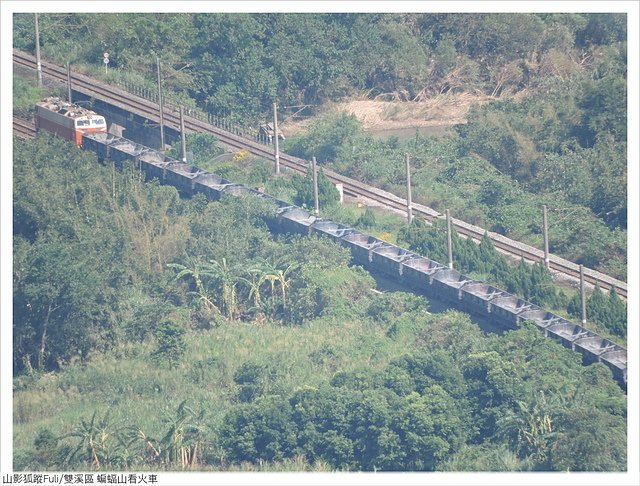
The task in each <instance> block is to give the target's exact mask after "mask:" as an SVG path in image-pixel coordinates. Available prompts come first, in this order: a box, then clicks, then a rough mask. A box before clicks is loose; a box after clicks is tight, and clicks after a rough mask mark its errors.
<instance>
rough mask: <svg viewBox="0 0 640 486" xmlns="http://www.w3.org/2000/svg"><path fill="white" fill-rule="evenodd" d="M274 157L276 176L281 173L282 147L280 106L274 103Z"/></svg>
mask: <svg viewBox="0 0 640 486" xmlns="http://www.w3.org/2000/svg"><path fill="white" fill-rule="evenodd" d="M273 147H274V148H273V157H274V159H275V162H276V174H279V173H280V147H279V146H278V105H277V104H276V103H275V102H274V103H273Z"/></svg>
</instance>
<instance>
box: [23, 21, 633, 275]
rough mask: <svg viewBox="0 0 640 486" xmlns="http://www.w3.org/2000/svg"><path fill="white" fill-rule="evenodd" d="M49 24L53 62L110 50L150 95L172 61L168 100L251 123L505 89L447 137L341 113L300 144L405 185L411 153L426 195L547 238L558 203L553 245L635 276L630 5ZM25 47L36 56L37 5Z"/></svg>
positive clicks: (351, 168) (45, 48)
mask: <svg viewBox="0 0 640 486" xmlns="http://www.w3.org/2000/svg"><path fill="white" fill-rule="evenodd" d="M40 31H41V43H42V52H43V55H44V56H45V57H46V58H50V59H53V60H55V61H58V62H66V61H71V62H72V63H74V64H82V65H84V67H83V68H82V69H89V70H92V69H93V70H94V71H95V72H96V74H101V72H102V71H101V70H100V65H99V62H100V59H101V53H102V52H103V51H105V50H107V51H109V53H110V55H111V61H112V63H111V64H110V66H111V67H112V68H113V69H112V70H111V73H112V74H111V75H110V76H112V77H114V76H115V77H120V78H125V79H126V80H127V81H130V82H133V83H137V84H142V85H144V86H146V87H147V88H153V87H154V83H155V79H156V64H155V56H161V57H162V60H163V64H162V65H163V72H164V73H165V74H164V76H163V78H164V79H165V81H164V83H165V89H166V90H167V92H168V93H169V92H170V91H173V92H174V94H175V96H177V97H179V98H180V100H181V102H182V103H183V104H187V105H189V106H192V107H195V106H198V107H200V108H203V109H204V110H205V111H207V112H209V113H211V114H215V115H225V116H229V117H230V118H233V119H236V120H239V121H243V122H245V123H251V124H254V123H256V122H258V121H261V120H264V119H269V118H270V108H271V104H272V102H273V101H274V100H277V101H278V103H279V105H280V106H281V107H282V110H283V112H284V113H286V111H287V108H284V107H293V108H292V109H294V110H297V109H298V108H299V107H300V106H301V105H303V104H305V105H315V106H318V105H322V104H324V103H325V102H328V101H333V100H335V99H337V98H340V97H346V96H354V95H356V94H361V93H362V92H366V93H368V96H369V97H370V98H373V97H376V96H378V95H380V99H399V100H414V101H420V100H422V99H425V98H427V97H433V96H434V95H438V94H447V93H476V94H483V95H486V96H489V97H491V98H492V99H493V100H494V101H491V102H489V103H486V104H484V105H482V106H477V107H475V108H473V109H472V110H471V112H470V113H469V115H468V123H466V124H463V125H459V126H458V127H457V129H456V131H457V133H456V135H457V136H456V137H455V138H454V139H451V140H447V141H445V142H441V143H434V142H428V141H424V140H419V139H418V138H416V140H415V143H414V144H401V143H399V141H398V140H397V139H390V140H387V141H380V140H374V139H372V138H371V137H370V136H366V135H364V134H363V133H362V131H361V130H360V128H359V126H358V123H357V121H356V120H355V118H354V117H349V116H334V117H321V118H319V119H318V120H317V121H316V123H315V126H314V127H313V128H312V129H311V130H310V131H309V133H307V134H305V135H304V136H303V137H301V138H299V139H295V138H294V139H289V140H287V147H286V148H287V150H290V151H291V152H292V153H294V154H298V155H301V156H304V157H307V158H310V157H311V156H316V157H317V159H318V161H319V162H321V163H325V162H327V161H333V162H334V164H335V169H337V170H338V171H339V172H341V173H346V174H348V175H350V176H351V177H354V178H356V179H358V180H362V181H366V182H370V183H372V184H376V185H378V186H381V187H384V188H388V189H390V190H393V191H394V192H396V193H400V194H401V193H402V192H403V191H404V188H403V178H402V174H403V172H402V170H399V168H398V165H399V163H400V161H401V160H402V159H403V157H404V153H406V152H408V153H410V154H411V155H412V158H413V163H414V164H415V166H414V171H415V172H416V173H415V174H414V178H413V182H414V185H415V194H414V200H416V201H417V202H421V203H426V204H428V205H431V206H433V207H436V209H437V208H438V207H440V208H443V207H449V208H450V209H452V210H453V211H454V214H455V215H456V216H457V217H460V218H462V219H465V220H467V221H471V222H477V223H480V224H482V225H484V226H485V227H486V228H488V229H491V230H493V231H497V232H500V233H502V234H505V235H509V236H510V237H513V238H515V239H522V240H525V241H526V242H527V243H530V244H534V245H538V246H539V244H540V231H539V220H540V217H539V212H540V206H541V205H542V204H547V205H548V206H549V207H550V208H551V210H552V211H551V219H552V221H551V225H552V233H551V251H552V252H553V253H555V254H559V255H561V256H564V257H566V258H569V259H570V260H572V261H575V262H577V263H582V264H584V265H585V266H587V267H590V268H596V269H598V270H601V271H604V272H605V273H609V274H611V275H613V276H615V277H617V278H621V279H624V278H625V277H626V233H625V230H626V225H627V201H626V186H627V184H626V177H627V172H626V163H627V161H626V138H627V133H626V104H627V103H626V99H627V98H626V90H627V81H626V71H627V67H626V66H627V63H626V55H627V49H626V35H627V33H626V18H625V15H624V14H575V13H567V14H543V13H520V14H492V13H483V14H428V13H423V14H377V13H371V14H333V13H326V14H196V13H193V14H191V13H182V14H137V16H136V22H131V18H130V16H129V15H127V14H98V15H96V14H43V15H41V16H40ZM87 36H90V37H91V39H92V40H93V42H91V43H87V42H85V41H84V40H85V39H86V38H87ZM79 39H82V40H83V41H82V42H79ZM194 39H198V42H194ZM14 44H15V46H16V47H18V48H22V49H26V50H28V51H33V48H34V39H33V16H32V15H31V14H17V15H16V16H15V20H14ZM90 66H91V67H90ZM110 80H112V79H111V78H110ZM516 95H517V96H516ZM284 113H283V114H284ZM199 142H200V140H195V141H194V143H195V145H193V146H192V148H193V149H194V150H193V152H194V153H196V154H197V153H198V152H199V148H200V145H201V144H200V143H199ZM515 181H517V183H516V182H515ZM554 219H555V221H553V220H554Z"/></svg>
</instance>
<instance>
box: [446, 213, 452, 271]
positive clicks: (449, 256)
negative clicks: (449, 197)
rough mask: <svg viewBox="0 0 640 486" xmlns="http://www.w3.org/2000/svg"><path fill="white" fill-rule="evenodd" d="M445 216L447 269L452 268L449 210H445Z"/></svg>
mask: <svg viewBox="0 0 640 486" xmlns="http://www.w3.org/2000/svg"><path fill="white" fill-rule="evenodd" d="M445 214H446V215H447V256H448V259H449V268H453V245H452V243H451V215H450V214H449V210H448V209H447V210H445Z"/></svg>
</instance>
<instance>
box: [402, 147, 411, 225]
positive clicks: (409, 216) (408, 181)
mask: <svg viewBox="0 0 640 486" xmlns="http://www.w3.org/2000/svg"><path fill="white" fill-rule="evenodd" d="M404 162H405V168H406V171H407V222H408V223H409V224H411V221H412V220H413V207H412V204H411V170H410V167H409V154H405V156H404Z"/></svg>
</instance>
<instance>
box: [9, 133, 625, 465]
mask: <svg viewBox="0 0 640 486" xmlns="http://www.w3.org/2000/svg"><path fill="white" fill-rule="evenodd" d="M15 163H16V165H15V168H16V170H15V205H14V228H15V240H14V243H15V246H14V250H15V261H14V263H15V268H14V336H15V339H14V358H15V359H14V373H15V379H14V390H15V391H14V420H15V428H14V430H15V432H16V455H15V464H14V465H15V467H16V468H17V469H50V468H55V469H65V470H70V469H71V470H74V469H75V470H86V469H94V470H113V469H125V470H131V469H136V470H137V469H140V468H143V469H144V468H154V469H168V470H175V469H187V468H195V469H199V470H203V469H205V470H206V469H213V470H228V469H242V470H252V469H253V468H258V467H269V468H272V469H270V470H303V469H305V470H336V469H337V470H387V471H388V470H398V471H399V470H403V471H404V470H419V471H433V470H576V471H578V470H591V471H614V470H616V471H617V470H624V469H625V467H626V449H625V447H626V445H625V441H626V400H625V396H624V394H623V392H622V391H621V390H620V388H619V387H618V385H617V384H616V383H615V381H614V380H613V379H612V376H611V372H610V370H609V369H608V368H606V367H605V366H604V365H602V364H594V365H591V366H588V367H585V366H583V365H582V364H581V362H580V356H579V355H578V354H577V353H574V352H572V351H570V350H567V349H564V348H563V347H562V346H560V345H559V344H558V343H555V342H553V341H552V340H549V339H547V338H544V337H543V336H542V335H541V334H540V333H539V332H538V331H537V330H536V329H534V328H530V327H528V326H525V327H524V328H523V329H520V330H518V331H514V332H510V333H507V334H504V335H492V336H486V335H484V334H483V333H482V332H481V331H480V330H479V328H478V327H477V326H476V325H475V324H472V323H471V322H470V321H469V319H468V318H467V317H465V316H464V315H462V314H459V313H455V312H449V313H445V314H429V313H427V312H425V309H426V306H427V303H426V301H425V300H424V299H423V298H422V297H419V296H415V295H409V294H404V293H401V292H390V293H385V294H382V295H381V294H378V293H373V292H371V291H370V289H371V287H372V286H373V285H374V283H373V281H372V279H371V277H370V276H369V275H368V274H366V273H365V272H363V271H362V269H360V268H358V267H351V266H350V265H349V256H348V253H347V252H346V250H345V249H343V248H340V247H339V246H336V245H334V244H332V243H331V242H329V241H325V240H324V239H316V238H293V237H291V238H289V237H287V238H275V237H273V236H272V235H270V234H269V233H268V231H267V230H266V223H268V222H269V221H270V218H271V217H272V214H270V212H269V211H267V210H266V208H265V207H263V206H262V205H261V204H258V203H257V201H253V200H252V199H246V198H231V199H229V200H223V201H221V202H216V203H209V202H207V201H205V200H204V199H203V198H201V197H196V198H193V199H191V200H181V199H180V198H178V196H177V193H176V191H175V189H173V188H170V187H164V186H160V185H158V184H156V183H150V184H143V183H142V182H141V181H140V180H139V178H138V173H137V172H136V171H135V170H125V171H123V172H122V173H119V172H112V170H111V167H109V166H106V167H105V166H100V165H99V164H97V163H96V161H95V158H94V156H93V155H92V154H89V153H87V152H83V151H77V150H75V148H73V146H72V145H71V144H69V143H67V142H63V141H60V140H59V139H56V138H54V137H50V136H46V135H42V136H40V137H38V138H37V139H36V140H35V141H29V142H23V141H18V140H16V144H15ZM44 181H47V182H46V185H47V187H46V189H45V188H44V187H43V184H44ZM460 243H461V242H460ZM481 246H482V249H483V251H485V252H487V254H492V253H491V252H492V251H493V250H491V249H490V248H487V247H486V243H485V245H481ZM478 248H480V247H478ZM273 255H278V257H276V258H274V257H273ZM51 370H53V371H55V373H47V371H51ZM57 417H60V418H59V419H58V418H57ZM576 450H579V451H580V454H576V453H575V451H576ZM507 459H508V460H507ZM265 465H267V466H265Z"/></svg>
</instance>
